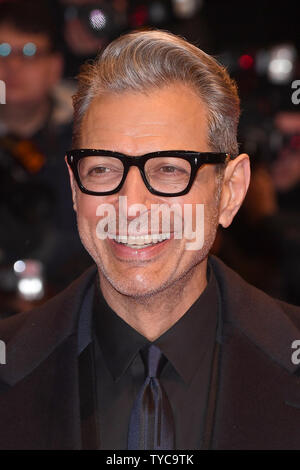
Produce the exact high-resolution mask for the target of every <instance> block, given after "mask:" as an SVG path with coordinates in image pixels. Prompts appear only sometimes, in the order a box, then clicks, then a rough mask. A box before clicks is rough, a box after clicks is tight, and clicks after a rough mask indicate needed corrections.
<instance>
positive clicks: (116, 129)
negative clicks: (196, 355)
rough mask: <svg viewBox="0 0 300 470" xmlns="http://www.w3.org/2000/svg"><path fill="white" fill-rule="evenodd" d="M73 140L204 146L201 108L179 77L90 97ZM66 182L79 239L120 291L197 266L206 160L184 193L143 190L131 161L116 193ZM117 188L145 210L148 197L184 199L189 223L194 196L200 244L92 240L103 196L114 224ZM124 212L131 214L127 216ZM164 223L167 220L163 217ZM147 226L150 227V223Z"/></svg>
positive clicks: (157, 285)
mask: <svg viewBox="0 0 300 470" xmlns="http://www.w3.org/2000/svg"><path fill="white" fill-rule="evenodd" d="M81 148H90V149H106V150H114V151H118V152H122V153H124V154H127V155H129V156H130V155H136V156H138V155H142V154H146V153H149V152H154V151H159V150H194V151H199V152H206V151H210V148H209V146H208V144H207V117H206V109H205V106H204V105H203V104H202V102H201V100H200V99H199V97H198V96H196V95H195V93H194V92H193V91H192V90H191V89H189V88H187V87H186V86H184V85H180V84H176V85H170V86H169V87H165V88H162V89H160V90H157V91H151V92H150V93H149V94H148V95H145V94H142V93H135V94H134V93H132V92H127V93H123V94H121V95H113V94H109V95H106V96H102V97H99V98H95V99H94V100H93V102H92V103H91V105H90V107H89V108H88V110H87V112H86V114H85V116H84V119H83V122H82V128H81ZM72 186H73V197H74V203H75V209H76V211H77V221H78V228H79V233H80V236H81V240H82V242H83V244H84V245H85V247H86V249H87V250H88V252H89V253H90V254H91V256H92V257H93V259H94V260H95V262H96V264H97V265H98V268H99V272H100V276H104V278H105V279H106V281H108V282H109V283H110V284H111V285H112V286H113V287H114V288H115V289H116V290H117V291H118V292H121V293H123V294H125V295H129V296H134V297H139V296H147V295H151V294H153V293H155V292H158V291H161V290H162V289H164V288H166V287H168V286H170V285H172V284H173V283H175V281H179V280H180V279H183V278H185V276H186V275H188V274H189V273H191V272H192V270H193V268H194V267H195V266H198V267H199V266H200V264H201V262H202V261H203V260H204V259H205V258H206V256H207V254H208V251H209V249H210V247H211V245H212V243H213V241H214V238H215V232H216V228H217V225H218V200H217V199H218V198H217V197H216V192H217V179H216V174H215V167H214V165H205V166H203V167H202V168H201V169H200V170H198V174H197V176H196V179H195V181H194V184H193V186H192V188H191V190H190V192H189V193H188V194H186V195H184V196H176V197H162V196H157V195H154V194H151V193H150V192H149V191H148V189H147V188H146V186H145V184H144V182H143V180H142V178H141V175H140V173H139V169H138V168H137V167H131V168H130V170H129V173H128V175H127V179H126V181H125V183H124V185H123V187H122V189H121V190H120V192H119V193H117V194H113V195H109V196H91V195H87V194H83V193H82V192H81V191H80V190H79V188H78V187H77V186H76V183H75V182H74V180H73V183H72ZM119 196H127V206H128V207H129V206H130V205H131V204H136V203H139V204H143V205H144V206H145V207H146V208H147V212H148V213H149V214H150V209H151V204H163V203H164V204H168V205H169V206H171V205H172V204H174V203H177V204H179V205H180V206H181V207H182V214H183V213H184V204H190V205H192V208H193V215H194V217H193V222H192V224H193V229H194V230H195V209H196V204H204V214H205V217H204V244H203V246H202V248H201V249H199V250H187V249H186V243H187V240H186V239H184V238H181V239H175V238H171V239H169V240H166V241H164V242H162V243H160V244H156V245H153V246H152V247H149V248H145V249H142V250H139V249H134V248H128V249H123V248H122V246H121V247H120V245H119V244H117V243H116V242H115V241H113V240H111V239H109V238H107V239H105V240H100V239H99V238H98V237H97V234H96V227H97V223H98V222H99V217H98V216H97V215H96V210H97V207H98V206H99V205H100V204H103V203H105V204H108V203H109V204H112V205H113V206H114V207H115V210H116V214H117V227H118V218H119V213H118V207H119ZM129 219H130V221H131V219H133V217H129ZM149 220H150V217H149ZM128 222H129V220H128ZM161 230H162V227H161V226H160V231H161ZM172 230H174V226H172V224H171V232H172ZM148 233H151V232H150V228H149V232H148ZM196 269H197V268H196Z"/></svg>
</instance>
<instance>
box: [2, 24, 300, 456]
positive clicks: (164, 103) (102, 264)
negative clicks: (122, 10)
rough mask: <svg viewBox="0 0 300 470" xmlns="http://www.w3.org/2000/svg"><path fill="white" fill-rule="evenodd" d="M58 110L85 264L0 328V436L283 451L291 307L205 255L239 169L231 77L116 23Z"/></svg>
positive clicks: (295, 399)
mask: <svg viewBox="0 0 300 470" xmlns="http://www.w3.org/2000/svg"><path fill="white" fill-rule="evenodd" d="M74 110H75V115H74V133H73V149H72V150H70V151H67V153H66V163H67V166H68V170H69V174H70V181H71V188H72V195H73V204H74V209H75V211H76V215H77V224H78V230H79V234H80V237H81V240H82V243H83V245H84V246H85V248H86V250H87V251H88V252H89V253H90V255H91V256H92V258H93V259H94V261H95V265H94V266H93V267H91V268H89V269H88V270H87V271H86V272H84V273H83V274H82V276H81V277H80V278H79V279H77V280H76V281H75V282H73V283H72V284H71V285H70V286H69V287H68V288H67V289H66V290H64V291H63V292H62V293H61V294H59V295H58V296H56V297H55V298H53V299H51V300H50V301H48V302H46V303H45V304H44V305H43V306H42V307H39V308H37V309H35V310H33V311H31V312H30V313H28V312H27V313H26V314H20V315H17V316H16V317H15V318H11V319H7V320H5V321H3V322H2V324H1V326H0V336H1V339H2V340H3V341H4V343H5V344H7V351H6V364H3V365H2V366H1V368H0V374H1V376H0V377H1V381H2V382H1V386H2V389H1V390H2V397H1V401H0V417H1V437H0V447H1V448H5V449H6V448H9V449H12V448H26V449H27V448H35V449H40V448H47V449H58V448H59V449H106V450H108V449H110V450H111V449H116V450H122V449H129V450H138V449H149V450H153V449H163V450H170V449H175V450H176V449H208V448H211V449H277V448H293V449H295V448H299V447H300V436H299V433H298V427H299V424H300V414H299V406H300V392H299V379H298V377H297V372H298V369H299V367H298V356H297V343H295V341H296V340H298V339H299V338H300V331H299V326H300V325H299V319H300V316H299V313H300V310H299V308H297V307H294V306H292V305H288V304H286V303H283V302H281V301H279V300H275V299H273V298H271V297H269V296H267V295H266V294H264V293H263V292H262V291H260V290H258V289H256V288H254V287H252V286H251V285H249V284H247V283H246V282H245V281H244V280H243V279H242V278H240V277H239V275H238V274H236V273H235V272H233V271H232V270H231V269H229V268H228V267H227V266H225V265H224V264H223V263H222V261H221V260H220V259H218V258H217V257H215V256H212V255H210V254H209V253H210V249H211V247H212V244H213V242H214V239H215V234H216V230H217V227H218V225H219V224H221V225H222V226H223V227H228V226H229V225H230V223H231V221H232V220H233V218H234V216H235V214H236V213H237V211H238V210H239V207H240V206H241V204H242V202H243V199H244V197H245V194H246V192H247V188H248V185H249V179H250V166H249V157H248V155H246V154H239V152H238V145H237V140H236V131H237V125H238V119H239V98H238V94H237V89H236V86H235V83H234V82H233V81H232V80H231V79H230V77H229V76H228V74H227V72H226V70H225V69H224V68H223V67H222V66H220V65H219V64H218V63H217V62H216V60H215V59H214V58H212V57H210V56H209V55H207V54H206V53H204V52H203V51H201V50H200V49H198V48H197V47H196V46H194V45H192V44H190V43H189V42H187V41H186V40H185V39H183V38H180V37H177V36H175V35H173V34H171V33H168V32H166V31H160V30H151V31H139V32H132V33H128V34H126V35H123V36H121V37H120V38H118V39H116V40H115V41H113V42H112V43H111V44H110V45H109V46H107V48H106V49H105V50H104V51H103V52H102V53H101V54H100V55H99V57H98V58H97V59H96V60H95V62H94V63H93V64H88V65H86V66H85V68H84V69H83V70H82V72H81V74H80V76H79V88H78V91H77V93H76V95H75V97H74ZM161 205H163V206H164V207H165V208H166V209H171V208H172V207H173V208H172V210H173V212H172V214H171V215H172V217H171V218H170V225H169V228H166V226H165V225H164V222H165V220H164V214H163V212H160V213H159V219H158V220H159V223H158V224H157V225H156V228H154V229H153V225H152V218H154V215H155V214H154V213H155V210H156V208H157V207H160V206H161ZM172 205H173V206H172ZM198 209H199V211H198ZM166 213H167V212H166ZM166 213H165V214H166ZM199 214H200V215H199ZM180 221H181V222H182V224H181V228H182V227H186V226H187V227H189V228H190V229H189V231H188V230H187V231H185V230H182V233H180V224H179V223H178V222H180ZM150 222H151V224H150ZM124 227H125V228H124ZM200 229H201V230H202V235H203V236H202V237H201V236H200V238H199V239H200V242H199V240H198V243H196V244H193V242H191V240H192V239H193V238H192V237H191V236H190V235H191V234H192V235H193V236H194V234H195V233H197V230H200ZM180 235H181V236H180ZM191 243H192V246H191V245H190V244H191ZM295 345H296V349H295ZM293 348H294V349H293Z"/></svg>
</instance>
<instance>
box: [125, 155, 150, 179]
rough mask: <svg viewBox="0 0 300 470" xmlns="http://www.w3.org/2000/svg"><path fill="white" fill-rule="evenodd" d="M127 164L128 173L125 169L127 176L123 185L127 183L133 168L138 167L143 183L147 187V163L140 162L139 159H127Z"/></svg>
mask: <svg viewBox="0 0 300 470" xmlns="http://www.w3.org/2000/svg"><path fill="white" fill-rule="evenodd" d="M126 163H127V165H126V166H127V171H126V167H125V171H126V175H125V178H124V181H123V185H124V184H125V182H126V181H127V177H128V174H129V172H130V170H131V167H137V168H138V170H139V173H140V175H141V178H142V181H143V183H144V185H145V186H146V175H145V161H144V160H140V159H139V157H131V158H130V159H127V162H126Z"/></svg>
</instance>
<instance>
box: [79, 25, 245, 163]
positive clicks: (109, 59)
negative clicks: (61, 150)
mask: <svg viewBox="0 0 300 470" xmlns="http://www.w3.org/2000/svg"><path fill="white" fill-rule="evenodd" d="M78 81H79V82H78V91H77V93H76V94H75V95H74V97H73V104H74V130H73V148H74V147H76V146H79V142H80V128H81V121H82V118H83V116H84V114H85V112H86V110H87V108H88V107H89V105H90V103H91V101H92V100H93V98H95V97H98V96H101V94H104V93H123V92H126V91H134V92H147V91H151V89H152V90H153V89H155V88H156V89H157V88H162V87H163V86H165V85H170V84H171V83H177V82H180V83H184V84H186V85H188V86H190V87H191V88H192V89H193V90H194V91H195V92H196V93H197V94H198V96H199V97H200V98H201V100H202V102H203V103H204V104H205V105H206V108H207V115H208V129H209V130H208V143H209V146H210V149H211V151H215V152H228V153H231V154H232V155H234V156H236V155H238V144H237V137H236V135H237V125H238V121H239V114H240V101H239V97H238V93H237V87H236V84H235V82H234V81H233V80H232V79H231V78H230V77H229V75H228V73H227V71H226V69H225V68H224V67H223V66H221V65H220V64H219V63H218V62H217V61H216V60H215V59H214V58H213V57H211V56H209V55H208V54H206V53H205V52H203V51H202V50H200V49H199V48H198V47H196V46H194V45H193V44H190V43H189V42H188V41H187V40H185V39H183V38H181V37H179V36H176V35H174V34H172V33H170V32H167V31H162V30H149V31H148V30H147V31H137V32H136V31H134V32H131V33H128V34H125V35H123V36H120V37H119V38H117V39H116V40H114V41H113V42H111V43H110V44H109V45H108V46H107V47H106V48H105V49H104V50H103V51H102V52H101V53H100V54H99V56H98V57H97V58H96V59H95V61H94V62H92V63H88V64H85V65H84V66H83V67H82V69H81V72H80V74H79V76H78ZM186 112H187V113H188V110H187V111H186Z"/></svg>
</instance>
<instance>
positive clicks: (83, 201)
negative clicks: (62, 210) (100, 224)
mask: <svg viewBox="0 0 300 470" xmlns="http://www.w3.org/2000/svg"><path fill="white" fill-rule="evenodd" d="M99 204H101V202H100V201H99V198H97V197H94V196H89V195H88V194H83V193H80V194H79V195H78V193H77V196H76V206H77V214H78V216H80V217H81V218H83V219H86V220H87V221H89V223H96V222H97V215H96V213H97V207H98V206H99Z"/></svg>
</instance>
